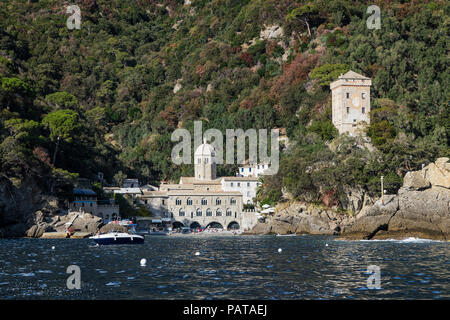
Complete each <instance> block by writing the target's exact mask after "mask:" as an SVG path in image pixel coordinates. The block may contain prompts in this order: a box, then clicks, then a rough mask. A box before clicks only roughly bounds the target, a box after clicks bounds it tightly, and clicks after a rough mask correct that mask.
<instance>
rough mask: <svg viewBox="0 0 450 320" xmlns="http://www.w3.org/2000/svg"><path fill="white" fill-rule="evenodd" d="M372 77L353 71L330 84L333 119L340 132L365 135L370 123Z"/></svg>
mask: <svg viewBox="0 0 450 320" xmlns="http://www.w3.org/2000/svg"><path fill="white" fill-rule="evenodd" d="M371 84H372V82H371V80H370V78H367V77H364V76H363V75H360V74H358V73H356V72H353V71H348V72H347V73H345V74H344V75H340V76H339V78H338V79H337V80H336V81H334V82H332V83H331V84H330V89H331V94H332V119H333V124H334V126H335V127H336V128H337V129H338V131H339V134H343V133H346V132H347V133H348V134H349V135H351V136H357V135H364V128H365V126H366V125H368V124H370V116H369V112H370V86H371Z"/></svg>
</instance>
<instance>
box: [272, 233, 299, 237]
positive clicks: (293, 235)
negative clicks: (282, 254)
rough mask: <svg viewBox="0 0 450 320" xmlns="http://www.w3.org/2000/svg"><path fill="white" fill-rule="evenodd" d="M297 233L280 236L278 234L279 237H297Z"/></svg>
mask: <svg viewBox="0 0 450 320" xmlns="http://www.w3.org/2000/svg"><path fill="white" fill-rule="evenodd" d="M296 235H297V234H296V233H290V234H279V233H277V237H295V236H296Z"/></svg>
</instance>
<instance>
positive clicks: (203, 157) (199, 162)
mask: <svg viewBox="0 0 450 320" xmlns="http://www.w3.org/2000/svg"><path fill="white" fill-rule="evenodd" d="M194 171H195V179H198V180H214V179H216V153H215V151H214V148H213V146H212V145H210V144H207V143H206V139H204V140H203V144H201V145H199V146H198V148H197V150H195V153H194Z"/></svg>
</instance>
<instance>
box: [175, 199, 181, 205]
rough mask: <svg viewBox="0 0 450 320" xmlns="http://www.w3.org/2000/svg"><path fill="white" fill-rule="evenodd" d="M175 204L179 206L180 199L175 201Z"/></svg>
mask: <svg viewBox="0 0 450 320" xmlns="http://www.w3.org/2000/svg"><path fill="white" fill-rule="evenodd" d="M175 204H176V205H177V206H181V199H178V198H177V199H176V200H175Z"/></svg>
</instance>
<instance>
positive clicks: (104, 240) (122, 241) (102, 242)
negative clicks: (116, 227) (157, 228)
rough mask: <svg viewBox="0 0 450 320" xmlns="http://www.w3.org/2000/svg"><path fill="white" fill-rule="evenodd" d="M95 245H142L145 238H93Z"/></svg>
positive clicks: (133, 236) (135, 236)
mask: <svg viewBox="0 0 450 320" xmlns="http://www.w3.org/2000/svg"><path fill="white" fill-rule="evenodd" d="M90 239H92V240H94V242H95V243H97V244H99V245H114V244H141V243H144V237H143V236H139V235H130V236H116V237H114V236H108V237H102V236H100V237H91V238H90Z"/></svg>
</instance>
